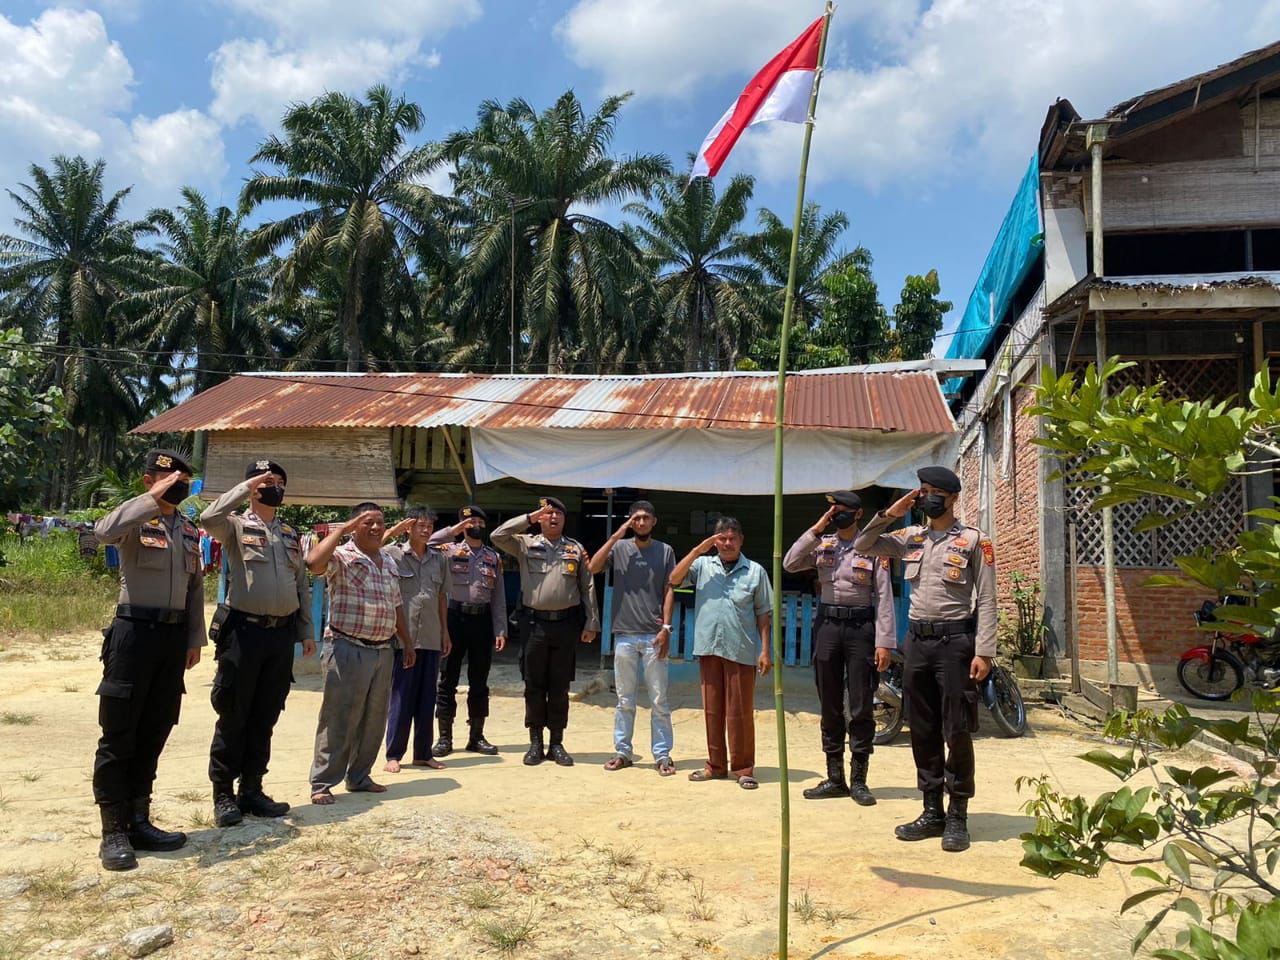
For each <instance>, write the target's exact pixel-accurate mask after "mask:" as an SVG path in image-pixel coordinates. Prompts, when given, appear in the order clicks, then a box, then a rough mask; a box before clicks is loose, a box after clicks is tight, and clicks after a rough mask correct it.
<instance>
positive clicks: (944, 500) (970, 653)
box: [854, 467, 996, 853]
mask: <svg viewBox="0 0 1280 960" xmlns="http://www.w3.org/2000/svg"><path fill="white" fill-rule="evenodd" d="M916 475H917V476H918V477H919V478H920V487H919V489H917V490H912V491H911V492H910V493H908V494H907V495H906V496H905V497H903V498H902V499H901V500H899V501H898V502H897V503H895V504H893V506H891V507H889V509H888V510H885V511H884V512H882V513H877V514H876V515H875V516H874V517H873V518H872V519H871V521H870V522H869V523H868V524H867V525H866V526H865V527H864V528H863V530H862V533H861V534H859V535H858V538H857V540H855V541H854V549H856V550H861V551H863V552H865V553H870V554H876V555H879V556H885V557H900V558H902V561H903V564H902V575H903V577H904V578H905V579H906V580H907V582H908V583H910V584H911V608H910V611H909V613H908V617H909V624H908V626H909V629H908V633H907V649H906V666H905V670H904V674H903V691H904V694H905V696H906V705H907V722H908V723H909V724H910V725H911V752H912V754H913V755H914V756H915V761H916V780H917V783H918V784H919V787H920V790H921V792H923V793H924V812H922V813H921V814H920V816H919V817H917V818H916V819H915V820H913V821H912V822H910V823H904V824H901V825H899V826H898V827H897V829H896V830H895V831H894V833H895V834H896V835H897V837H898V839H900V840H924V839H926V838H928V837H937V836H941V837H942V849H943V850H946V851H949V852H952V853H956V852H959V851H961V850H967V849H968V848H969V828H968V809H969V798H970V797H972V796H973V768H974V762H973V740H972V738H971V736H970V735H971V734H972V733H973V731H975V730H977V729H978V688H977V684H978V683H980V682H982V681H983V680H985V679H986V676H987V674H988V673H990V672H991V661H992V659H993V658H994V657H995V655H996V566H995V564H996V557H995V550H994V549H993V548H992V545H991V541H990V540H988V539H987V538H985V537H984V536H983V535H982V534H981V533H980V532H979V531H977V530H976V529H974V528H973V527H970V526H966V525H965V524H963V523H960V522H959V521H958V520H956V514H955V506H956V500H957V499H959V495H960V478H959V477H957V476H956V475H955V474H954V473H952V472H951V471H950V470H948V469H946V468H945V467H924V468H923V469H921V470H918V471H917V472H916ZM913 506H917V507H919V508H920V509H921V510H922V511H923V512H924V515H925V516H926V517H927V518H928V523H927V524H923V525H919V526H909V527H907V528H905V529H903V530H896V531H894V532H893V533H886V532H885V531H886V530H887V529H888V527H889V525H890V524H892V523H894V522H895V521H896V520H898V519H900V518H902V517H905V516H906V515H907V513H908V512H909V511H910V510H911V508H912V507H913ZM944 745H945V753H944ZM944 757H945V759H944ZM944 788H945V789H946V791H947V792H948V793H949V794H950V795H951V803H950V806H949V807H948V809H947V812H946V815H945V817H944V815H943V812H942V791H943V789H944Z"/></svg>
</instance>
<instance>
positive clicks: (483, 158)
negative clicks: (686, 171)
mask: <svg viewBox="0 0 1280 960" xmlns="http://www.w3.org/2000/svg"><path fill="white" fill-rule="evenodd" d="M628 97H629V94H628V95H627V96H618V97H608V98H606V99H605V101H604V102H603V103H602V104H601V105H600V108H599V109H598V110H597V111H596V112H595V113H594V114H590V115H588V113H587V111H586V110H585V109H584V107H583V105H582V103H581V101H579V100H578V98H577V96H576V95H575V94H574V93H573V91H571V90H570V91H568V92H566V93H564V94H563V95H561V97H560V98H559V99H558V100H557V101H556V102H555V104H554V105H552V106H551V107H550V108H549V109H547V110H545V111H544V112H542V113H541V114H539V113H537V112H536V111H535V110H534V109H533V107H531V106H530V105H529V104H528V103H527V102H526V101H524V100H519V99H517V100H512V101H511V102H510V103H508V104H507V105H506V106H502V105H501V104H499V103H497V102H496V101H486V102H485V103H484V104H482V105H481V107H480V112H479V117H478V120H477V123H476V126H475V128H474V129H471V130H466V131H463V132H461V133H458V134H455V135H454V136H452V137H450V138H449V140H448V141H447V142H446V143H445V145H444V150H443V154H442V155H443V156H444V157H446V158H447V159H449V160H451V161H452V162H453V163H454V164H456V166H457V172H456V173H455V175H454V185H455V189H456V192H457V195H458V197H459V198H460V199H461V200H462V201H463V202H464V203H465V204H466V205H467V206H468V207H469V208H470V210H471V221H470V223H469V224H468V225H467V230H466V232H465V235H464V243H465V250H466V255H465V259H464V263H463V266H462V270H461V274H460V276H459V279H458V289H459V291H460V298H461V300H460V303H459V304H458V309H457V310H456V312H455V316H456V318H457V321H458V323H459V331H458V334H459V338H460V339H462V340H482V341H486V342H487V343H488V344H489V345H490V346H489V350H488V354H487V357H488V359H489V360H490V361H491V362H494V363H497V362H500V361H501V360H504V359H506V353H507V349H506V348H507V344H508V343H509V337H510V334H509V331H508V329H507V323H508V318H509V317H510V311H511V310H512V309H515V310H516V311H517V312H518V313H519V314H520V316H521V323H520V339H521V341H522V346H521V353H522V354H524V355H525V356H526V359H528V358H531V357H532V356H534V355H537V354H538V353H541V354H542V355H544V356H545V357H546V369H547V371H548V372H552V373H554V372H558V371H559V370H560V369H561V368H562V366H564V365H565V364H566V363H573V362H574V361H575V360H586V359H591V360H594V361H596V363H597V364H598V363H599V362H600V361H601V360H606V361H618V360H621V359H624V358H626V357H629V356H632V355H634V354H636V352H637V351H639V350H640V349H641V336H640V333H641V331H642V323H643V320H644V316H645V314H644V310H643V309H642V305H643V303H644V302H645V299H646V298H645V296H644V295H643V294H644V290H643V288H644V286H645V284H646V283H647V274H646V271H645V267H644V263H643V261H642V258H641V255H640V252H639V250H638V249H637V248H636V246H635V244H634V243H633V242H632V241H631V240H630V239H629V238H628V237H627V236H626V235H625V233H623V231H622V230H620V229H619V228H617V227H615V226H613V225H612V224H609V223H606V222H605V221H604V220H602V219H600V218H599V217H597V216H594V215H592V213H590V212H589V211H591V210H592V209H593V208H595V209H598V208H600V207H608V206H611V205H615V204H619V203H622V202H624V201H626V200H628V199H629V198H631V197H633V196H635V195H636V194H640V195H642V196H648V194H649V191H650V190H651V189H652V188H653V186H654V185H655V184H656V183H657V182H658V181H659V180H660V179H661V178H662V177H664V176H667V175H668V174H669V173H670V163H669V162H668V160H667V159H666V157H664V156H661V155H659V154H637V155H633V156H628V157H623V158H620V159H615V158H614V157H612V156H611V155H610V153H609V147H610V144H611V143H612V140H613V134H614V127H615V125H616V122H617V117H618V112H619V110H620V109H621V108H622V105H623V104H624V103H626V101H627V99H628ZM513 254H514V259H513ZM513 277H514V283H513V282H512V278H513ZM513 286H514V289H515V304H514V307H513V303H512V287H513ZM637 292H639V293H640V294H641V295H640V296H639V298H638V299H637Z"/></svg>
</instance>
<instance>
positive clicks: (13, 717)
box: [0, 710, 36, 727]
mask: <svg viewBox="0 0 1280 960" xmlns="http://www.w3.org/2000/svg"><path fill="white" fill-rule="evenodd" d="M35 722H36V715H35V714H34V713H18V712H17V711H14V710H5V711H4V712H3V713H0V723H2V724H4V725H5V726H6V727H29V726H31V725H32V724H33V723H35Z"/></svg>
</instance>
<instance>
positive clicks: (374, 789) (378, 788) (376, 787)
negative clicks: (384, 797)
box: [347, 780, 387, 793]
mask: <svg viewBox="0 0 1280 960" xmlns="http://www.w3.org/2000/svg"><path fill="white" fill-rule="evenodd" d="M386 792H387V788H386V787H384V786H383V785H382V784H380V783H378V782H376V781H374V780H370V781H369V782H368V783H366V784H365V785H364V786H363V787H347V793H386Z"/></svg>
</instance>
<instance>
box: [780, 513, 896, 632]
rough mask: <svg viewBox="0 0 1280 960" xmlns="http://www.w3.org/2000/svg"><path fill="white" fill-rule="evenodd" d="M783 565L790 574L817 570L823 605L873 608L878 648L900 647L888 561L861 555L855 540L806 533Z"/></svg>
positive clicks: (832, 535) (810, 532)
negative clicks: (855, 545)
mask: <svg viewBox="0 0 1280 960" xmlns="http://www.w3.org/2000/svg"><path fill="white" fill-rule="evenodd" d="M782 565H783V567H785V568H786V569H787V570H788V571H790V572H791V573H799V572H800V571H802V570H814V569H816V570H817V571H818V584H819V587H820V588H821V591H822V594H821V600H822V602H823V603H830V604H834V605H836V606H841V607H870V606H873V605H874V606H875V609H876V646H877V647H887V648H888V649H891V650H892V649H893V648H895V647H897V645H898V629H897V623H896V621H895V619H894V614H893V584H892V583H891V581H890V579H889V562H888V560H887V559H885V558H877V557H873V556H870V555H868V554H865V553H860V552H858V550H856V549H855V548H854V540H853V538H850V539H848V540H845V539H843V538H842V537H840V536H837V535H836V534H834V533H829V534H826V535H824V536H818V535H817V534H815V533H814V532H813V531H812V530H806V531H805V532H804V534H803V535H802V536H801V537H800V539H799V540H797V541H796V542H795V543H794V544H792V546H791V549H790V550H788V551H787V555H786V556H785V557H783V559H782ZM873 600H874V604H873V602H872V601H873Z"/></svg>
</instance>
